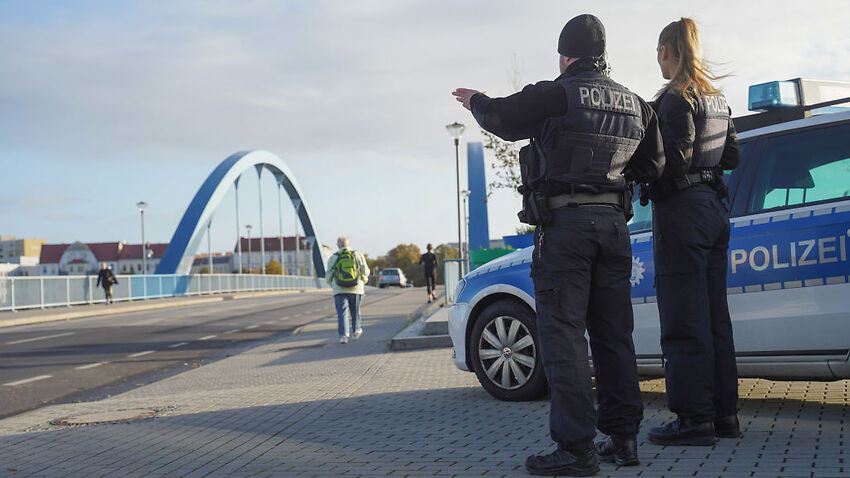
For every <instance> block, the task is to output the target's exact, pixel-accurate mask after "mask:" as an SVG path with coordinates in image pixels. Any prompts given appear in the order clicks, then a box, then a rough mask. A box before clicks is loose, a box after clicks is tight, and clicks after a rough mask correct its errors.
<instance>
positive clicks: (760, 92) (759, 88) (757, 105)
mask: <svg viewBox="0 0 850 478" xmlns="http://www.w3.org/2000/svg"><path fill="white" fill-rule="evenodd" d="M792 106H800V96H799V94H798V92H797V83H795V82H793V81H771V82H769V83H762V84H760V85H752V86H750V111H764V110H772V109H776V108H789V107H792Z"/></svg>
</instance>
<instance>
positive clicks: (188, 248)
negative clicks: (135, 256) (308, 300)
mask: <svg viewBox="0 0 850 478" xmlns="http://www.w3.org/2000/svg"><path fill="white" fill-rule="evenodd" d="M252 168H253V169H255V170H256V171H257V177H258V178H260V177H262V174H263V170H266V169H268V170H269V171H270V172H271V173H272V174H273V175H274V177H275V179H276V180H277V187H278V207H280V198H281V190H283V191H285V192H286V194H287V195H288V196H289V199H290V200H291V201H292V205H293V206H294V207H295V211H296V216H297V218H298V221H299V222H300V223H301V227H302V228H303V229H304V235H305V237H306V239H307V244H308V247H309V248H310V249H311V251H312V259H313V266H314V270H315V271H316V275H318V276H319V277H324V275H325V264H324V259H323V257H322V243H321V241H319V237H318V234H317V233H316V230H315V228H314V227H313V222H312V221H311V220H310V209H309V208H308V207H307V201H305V200H304V194H303V193H302V192H301V188H300V187H299V186H298V183H297V182H296V181H295V176H294V175H293V174H292V171H290V170H289V168H288V167H287V166H286V164H284V162H283V161H282V160H281V159H280V158H278V157H277V156H275V155H274V154H272V153H270V152H268V151H260V150H258V151H243V152H239V153H235V154H232V155H230V157H228V158H227V159H225V160H224V161H222V162H221V163H220V164H219V165H218V166H217V167H216V168H215V169H214V170H213V172H212V173H210V175H209V176H208V177H207V179H206V181H204V184H202V185H201V188H200V189H198V192H197V193H196V194H195V197H194V198H193V199H192V202H191V203H189V207H188V208H187V209H186V212H185V213H184V214H183V218H182V219H181V220H180V224H178V225H177V230H175V231H174V236H173V237H172V238H171V242H170V243H169V244H168V248H167V249H166V250H165V254H164V255H163V256H162V260H160V262H159V265H158V266H157V268H156V273H157V274H188V273H189V271H190V270H191V268H192V262H193V261H194V259H195V253H196V252H197V250H198V246H199V245H200V242H201V239H202V238H203V236H204V233H205V232H208V230H209V226H210V221H212V216H213V213H214V212H215V210H216V209H217V208H218V206H219V204H221V201H222V200H223V199H224V196H225V194H226V193H227V191H228V190H229V189H230V185H231V184H233V185H235V187H236V207H237V211H238V208H239V178H240V177H241V176H242V173H244V172H245V171H247V170H249V169H252ZM262 215H263V203H262V193H261V194H260V218H261V219H260V237H263V230H262ZM236 231H237V237H241V236H240V235H239V219H238V212H237V223H236ZM281 241H282V238H281ZM241 242H242V241H241V240H238V243H239V244H240V247H241ZM296 243H297V241H296ZM260 245H261V247H262V250H261V251H260V252H261V254H262V255H263V256H265V241H264V240H260ZM281 253H283V247H282V244H281ZM239 260H240V265H239V269H240V271H241V270H242V267H241V254H240V255H239ZM263 265H264V264H263Z"/></svg>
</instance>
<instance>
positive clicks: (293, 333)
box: [292, 325, 304, 335]
mask: <svg viewBox="0 0 850 478" xmlns="http://www.w3.org/2000/svg"><path fill="white" fill-rule="evenodd" d="M303 328H304V326H303V325H302V326H301V327H298V328H297V329H295V330H293V331H292V335H295V334H297V333H298V332H301V329H303Z"/></svg>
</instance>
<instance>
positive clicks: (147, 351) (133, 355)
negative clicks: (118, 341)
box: [128, 350, 156, 358]
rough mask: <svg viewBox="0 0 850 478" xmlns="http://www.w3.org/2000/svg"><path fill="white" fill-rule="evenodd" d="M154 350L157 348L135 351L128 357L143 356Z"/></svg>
mask: <svg viewBox="0 0 850 478" xmlns="http://www.w3.org/2000/svg"><path fill="white" fill-rule="evenodd" d="M154 352H156V350H145V351H144V352H137V353H134V354H130V355H128V357H131V358H132V357H141V356H142V355H147V354H152V353H154Z"/></svg>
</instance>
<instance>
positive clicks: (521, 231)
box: [515, 224, 537, 234]
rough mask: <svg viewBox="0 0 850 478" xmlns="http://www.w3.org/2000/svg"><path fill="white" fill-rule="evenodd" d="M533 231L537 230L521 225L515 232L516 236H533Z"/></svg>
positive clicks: (534, 227)
mask: <svg viewBox="0 0 850 478" xmlns="http://www.w3.org/2000/svg"><path fill="white" fill-rule="evenodd" d="M535 229H537V226H529V225H527V224H523V225H522V226H519V227H518V228H516V229H515V230H516V233H517V234H534V230H535Z"/></svg>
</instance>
